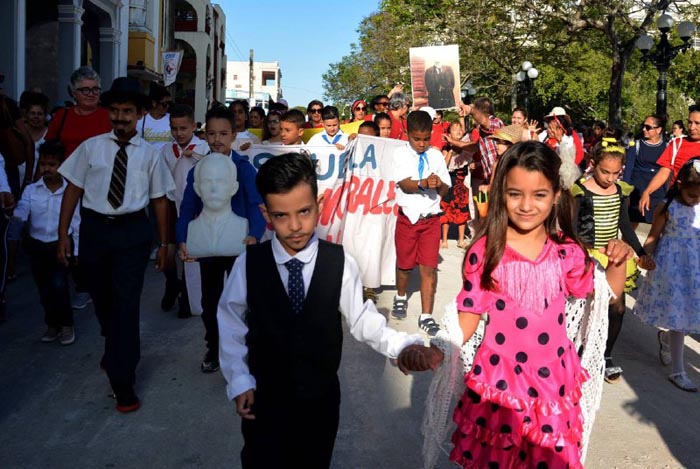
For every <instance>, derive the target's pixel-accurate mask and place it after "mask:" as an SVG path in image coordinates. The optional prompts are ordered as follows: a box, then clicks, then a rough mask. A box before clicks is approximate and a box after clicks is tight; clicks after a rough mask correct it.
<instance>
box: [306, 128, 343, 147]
mask: <svg viewBox="0 0 700 469" xmlns="http://www.w3.org/2000/svg"><path fill="white" fill-rule="evenodd" d="M336 143H340V144H341V145H347V144H348V136H347V134H346V133H345V132H343V131H342V130H340V129H338V133H337V134H335V135H333V136H332V137H329V136H328V133H327V132H326V131H325V130H322V131H321V132H319V133H317V134H314V135H313V136H312V137H311V138H310V139H309V141H308V142H306V144H307V145H309V146H320V147H322V146H324V145H335V144H336Z"/></svg>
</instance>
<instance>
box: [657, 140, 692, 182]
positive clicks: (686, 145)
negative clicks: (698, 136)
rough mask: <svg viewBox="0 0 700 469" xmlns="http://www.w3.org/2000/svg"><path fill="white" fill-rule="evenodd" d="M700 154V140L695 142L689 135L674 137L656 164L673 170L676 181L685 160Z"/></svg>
mask: <svg viewBox="0 0 700 469" xmlns="http://www.w3.org/2000/svg"><path fill="white" fill-rule="evenodd" d="M674 153H676V158H675V160H674V159H673V154H674ZM698 155H700V141H698V142H694V141H692V140H688V138H687V137H681V138H674V139H673V140H671V141H670V142H669V144H668V146H667V147H666V149H665V150H664V152H663V153H661V156H660V157H659V159H658V160H656V164H658V165H659V166H661V167H662V168H668V169H670V170H671V172H673V181H675V180H676V176H678V171H680V170H681V168H682V167H683V165H684V164H685V162H686V161H688V160H689V159H691V158H692V157H694V156H698ZM671 160H673V163H671ZM673 181H671V184H673Z"/></svg>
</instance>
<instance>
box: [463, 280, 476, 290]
mask: <svg viewBox="0 0 700 469" xmlns="http://www.w3.org/2000/svg"><path fill="white" fill-rule="evenodd" d="M472 288H474V285H472V283H471V282H470V281H469V280H465V281H464V289H465V290H466V291H472Z"/></svg>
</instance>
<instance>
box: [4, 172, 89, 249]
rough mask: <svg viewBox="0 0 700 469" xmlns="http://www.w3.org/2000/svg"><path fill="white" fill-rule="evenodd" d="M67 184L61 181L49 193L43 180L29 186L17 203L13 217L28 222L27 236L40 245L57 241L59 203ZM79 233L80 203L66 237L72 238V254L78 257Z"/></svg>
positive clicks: (59, 213)
mask: <svg viewBox="0 0 700 469" xmlns="http://www.w3.org/2000/svg"><path fill="white" fill-rule="evenodd" d="M67 186H68V184H67V183H66V181H63V184H62V185H61V187H59V188H58V189H57V190H56V192H51V190H49V188H48V187H46V183H45V182H44V178H41V179H39V180H38V181H37V182H35V183H33V184H29V185H28V186H27V187H25V189H24V192H22V198H21V199H20V201H19V202H17V207H15V210H14V213H13V217H15V218H17V219H19V220H22V221H23V222H26V221H27V220H29V236H31V237H32V238H34V239H36V240H38V241H41V242H42V243H53V242H55V241H58V221H59V218H60V216H61V202H62V201H63V193H64V192H65V190H66V187H67ZM79 233H80V202H78V206H77V207H75V212H73V218H71V221H70V226H69V227H68V235H70V236H73V243H74V245H75V248H74V250H73V251H74V254H75V255H76V256H77V255H78V236H79Z"/></svg>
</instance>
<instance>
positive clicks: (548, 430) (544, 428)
mask: <svg viewBox="0 0 700 469" xmlns="http://www.w3.org/2000/svg"><path fill="white" fill-rule="evenodd" d="M553 431H554V429H553V428H552V426H551V425H542V433H552V432H553Z"/></svg>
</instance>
